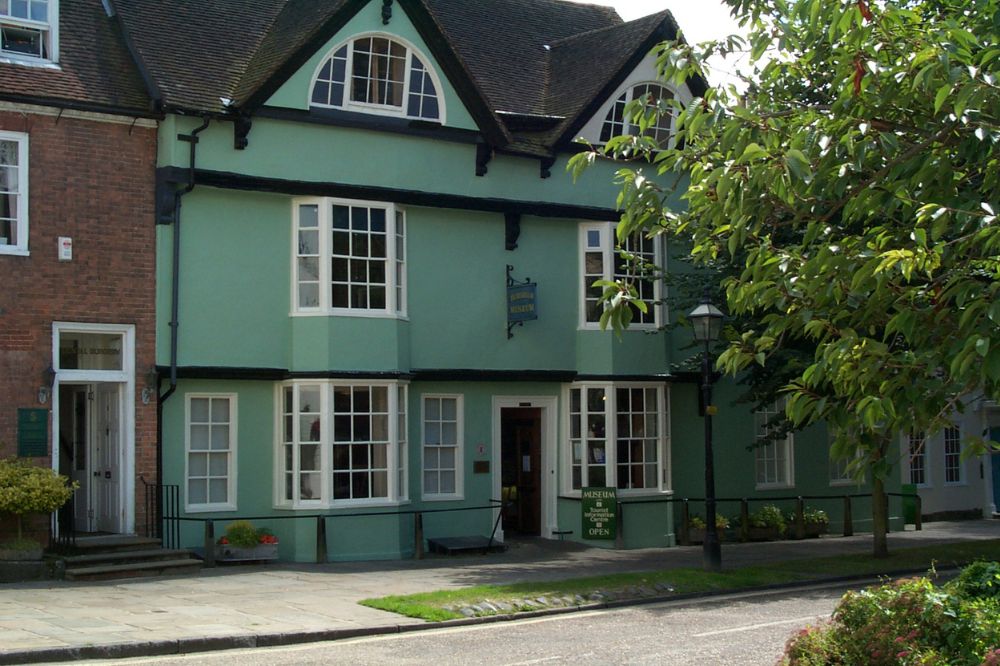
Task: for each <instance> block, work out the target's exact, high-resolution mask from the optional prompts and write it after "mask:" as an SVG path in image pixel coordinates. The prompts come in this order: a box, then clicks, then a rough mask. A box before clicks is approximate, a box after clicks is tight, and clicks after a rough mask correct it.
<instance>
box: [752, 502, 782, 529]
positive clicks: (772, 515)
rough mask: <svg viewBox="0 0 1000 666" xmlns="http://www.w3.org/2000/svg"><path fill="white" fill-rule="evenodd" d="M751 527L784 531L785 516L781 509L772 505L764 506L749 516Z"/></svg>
mask: <svg viewBox="0 0 1000 666" xmlns="http://www.w3.org/2000/svg"><path fill="white" fill-rule="evenodd" d="M749 519H750V526H751V527H777V528H778V532H780V533H784V531H785V516H784V515H782V513H781V509H779V508H778V507H776V506H775V505H773V504H765V505H764V506H762V507H760V508H759V509H757V510H756V511H754V512H752V513H751V514H750V516H749Z"/></svg>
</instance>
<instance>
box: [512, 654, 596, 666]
mask: <svg viewBox="0 0 1000 666" xmlns="http://www.w3.org/2000/svg"><path fill="white" fill-rule="evenodd" d="M576 656H578V657H579V656H583V655H576ZM562 658H563V657H562V656H561V655H560V656H557V657H542V658H541V659H532V660H531V661H517V662H513V663H511V664H508V665H507V666H529V664H544V663H545V662H547V661H557V660H559V659H562Z"/></svg>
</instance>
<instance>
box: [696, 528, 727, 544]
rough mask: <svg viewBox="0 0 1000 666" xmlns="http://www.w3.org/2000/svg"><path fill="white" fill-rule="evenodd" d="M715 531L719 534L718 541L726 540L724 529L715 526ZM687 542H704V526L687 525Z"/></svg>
mask: <svg viewBox="0 0 1000 666" xmlns="http://www.w3.org/2000/svg"><path fill="white" fill-rule="evenodd" d="M716 533H717V534H718V535H719V541H725V540H726V530H724V529H720V528H716ZM688 542H689V543H693V544H697V543H705V528H704V527H689V528H688Z"/></svg>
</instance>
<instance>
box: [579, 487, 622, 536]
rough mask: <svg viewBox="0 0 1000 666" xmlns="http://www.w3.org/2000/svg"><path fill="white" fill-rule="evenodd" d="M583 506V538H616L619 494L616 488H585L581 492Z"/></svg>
mask: <svg viewBox="0 0 1000 666" xmlns="http://www.w3.org/2000/svg"><path fill="white" fill-rule="evenodd" d="M580 499H581V504H582V506H583V530H582V532H581V533H582V534H583V538H584V539H614V538H615V531H616V527H617V524H616V522H617V521H616V519H617V510H616V509H617V506H618V495H617V492H616V491H615V489H614V488H584V489H583V491H582V492H581V494H580Z"/></svg>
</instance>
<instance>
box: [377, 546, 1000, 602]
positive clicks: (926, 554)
mask: <svg viewBox="0 0 1000 666" xmlns="http://www.w3.org/2000/svg"><path fill="white" fill-rule="evenodd" d="M982 559H990V560H996V559H1000V539H990V540H983V541H968V542H963V543H947V544H939V545H933V546H920V547H916V548H899V549H896V550H895V551H893V552H892V553H891V554H890V556H889V557H887V558H881V559H876V558H874V557H872V556H871V555H863V554H857V555H838V556H836V557H822V558H811V559H800V560H785V561H775V562H769V563H767V564H763V565H757V566H751V567H741V568H738V569H731V570H728V571H722V572H721V573H710V572H706V571H702V570H701V569H663V570H660V571H652V572H640V573H620V574H609V575H605V576H590V577H586V578H570V579H566V580H558V581H549V582H530V583H514V584H511V585H477V586H475V587H466V588H460V589H455V590H439V591H436V592H423V593H420V594H408V595H397V596H387V597H378V598H375V599H364V600H362V601H361V602H360V603H361V604H362V605H363V606H368V607H370V608H377V609H379V610H385V611H390V612H393V613H398V614H400V615H405V616H407V617H414V618H419V619H423V620H427V621H429V622H440V621H442V620H453V619H458V618H461V617H465V616H464V615H462V614H461V613H460V612H459V611H458V610H457V609H459V608H464V607H470V606H477V605H479V606H482V605H483V604H484V602H489V603H490V604H492V605H494V606H500V607H501V608H500V609H499V610H497V611H495V612H494V611H489V610H487V611H484V612H477V613H476V615H495V614H500V613H506V612H516V611H524V610H537V608H538V607H537V606H534V605H530V604H526V603H524V602H525V601H526V600H535V599H538V598H541V597H546V598H562V597H567V596H569V597H576V596H577V595H579V596H581V597H583V598H584V599H588V600H589V598H590V596H591V595H592V594H594V593H595V592H602V593H605V594H606V595H609V596H611V597H618V598H621V597H628V596H634V597H639V596H643V595H642V594H641V593H640V592H639V590H641V589H643V588H646V589H649V588H653V589H656V586H657V584H659V585H660V586H661V587H662V586H669V587H670V588H672V589H673V591H674V593H677V594H685V593H698V592H718V591H726V590H733V591H735V590H742V589H747V588H753V587H761V586H765V585H776V584H781V583H794V582H806V581H811V580H823V579H826V578H834V577H838V576H854V575H857V576H865V575H878V574H885V573H889V572H892V571H900V570H907V569H918V570H919V569H924V570H930V569H931V568H933V567H935V566H937V567H941V568H944V567H949V566H959V565H964V564H968V563H970V562H974V561H975V560H982ZM633 592H634V594H633ZM502 606H508V607H510V608H511V610H510V611H508V610H505V609H503V608H502Z"/></svg>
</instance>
